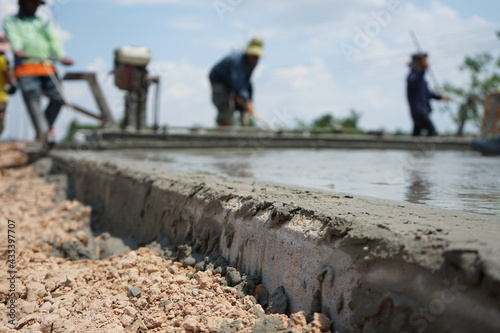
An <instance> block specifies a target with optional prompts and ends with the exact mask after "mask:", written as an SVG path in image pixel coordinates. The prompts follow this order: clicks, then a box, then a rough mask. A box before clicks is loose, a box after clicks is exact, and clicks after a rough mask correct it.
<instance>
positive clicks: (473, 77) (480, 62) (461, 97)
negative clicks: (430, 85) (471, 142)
mask: <svg viewBox="0 0 500 333" xmlns="http://www.w3.org/2000/svg"><path fill="white" fill-rule="evenodd" d="M459 68H460V70H461V71H464V72H466V73H468V75H469V80H468V83H467V85H466V86H457V85H454V84H451V83H446V84H445V85H444V90H445V91H446V92H448V93H449V94H451V95H452V97H455V98H454V100H457V101H458V108H457V111H455V112H453V111H452V118H453V121H454V122H455V123H456V125H457V132H456V135H457V136H462V135H463V134H464V127H465V123H466V122H467V121H468V120H475V121H479V119H480V114H479V113H480V112H479V110H480V109H481V106H482V103H483V101H484V98H485V97H486V95H488V93H490V92H491V91H492V90H493V89H495V88H497V87H498V85H499V84H500V74H499V72H498V70H499V69H500V57H499V58H498V59H497V60H495V59H494V57H493V56H492V55H491V54H488V53H482V54H477V55H475V56H473V57H466V58H465V60H464V62H463V64H462V65H461V66H460V67H459Z"/></svg>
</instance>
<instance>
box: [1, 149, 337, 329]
mask: <svg viewBox="0 0 500 333" xmlns="http://www.w3.org/2000/svg"><path fill="white" fill-rule="evenodd" d="M22 148H23V146H22V144H19V143H13V144H1V145H0V202H1V205H0V219H1V220H0V246H2V247H1V248H0V258H1V259H2V260H1V263H0V332H44V333H45V332H85V333H90V332H318V333H319V332H329V327H330V320H329V319H328V318H327V317H326V316H324V315H322V314H314V315H313V316H312V318H313V319H312V320H310V322H307V320H306V315H305V314H304V313H303V312H299V313H294V314H291V315H290V316H287V315H284V314H266V313H265V311H264V309H263V308H262V306H261V305H260V304H257V302H256V301H255V299H257V298H258V296H259V293H261V292H263V290H264V286H262V285H259V286H257V288H255V290H256V291H257V294H254V295H246V296H245V295H242V294H241V292H239V291H238V290H237V289H235V288H233V287H229V286H228V282H227V281H226V279H225V277H223V276H221V275H220V274H215V273H213V272H212V271H210V270H206V271H199V270H196V269H195V268H194V267H192V266H189V265H185V264H184V265H183V264H182V263H180V262H176V261H172V260H169V259H165V258H163V257H161V256H160V255H159V254H158V253H157V252H155V251H153V250H150V249H147V248H140V249H138V250H136V251H131V252H129V253H127V254H122V255H118V256H114V257H110V258H107V259H103V260H79V261H71V260H69V259H64V258H61V257H57V256H54V254H58V255H60V254H61V253H63V252H64V251H62V250H63V249H64V244H74V245H75V244H76V245H77V246H76V248H80V249H83V248H85V247H86V246H87V244H88V242H91V241H92V242H93V241H94V240H91V239H89V236H88V233H87V232H85V231H84V230H85V226H86V223H88V220H89V218H90V215H91V208H90V207H88V206H85V205H84V204H82V203H81V202H78V201H76V200H65V199H64V198H61V197H60V191H58V185H57V182H46V180H45V179H43V178H41V177H38V176H37V173H36V169H35V168H34V167H33V166H26V165H25V163H26V161H27V158H26V156H25V155H24V154H23V153H22V151H21V149H22ZM9 220H11V221H13V222H10V226H11V227H12V228H11V229H9V223H8V221H9ZM14 225H15V227H13V226H14ZM9 230H11V236H15V244H14V243H12V242H11V245H15V261H9V260H8V259H12V257H11V258H9V257H8V254H12V253H8V248H7V247H6V245H7V244H8V240H7V238H8V233H9ZM12 231H13V232H15V234H14V233H12ZM99 237H101V236H99ZM99 237H98V238H99ZM11 239H12V238H11ZM98 241H99V240H98V239H97V240H96V242H98ZM11 249H12V247H11ZM97 255H98V254H97ZM10 265H12V266H10ZM11 269H14V270H15V271H17V273H15V274H11V273H9V270H11ZM12 277H14V279H11V278H12ZM12 281H15V284H12V283H11V282H12ZM14 285H15V288H14ZM12 292H14V293H12ZM13 295H15V296H14V297H12V296H13ZM13 301H15V303H12V302H13ZM12 304H14V306H15V308H13V306H12ZM8 306H11V308H9V307H8ZM11 309H12V310H11ZM10 313H14V314H15V319H14V320H12V318H10V317H9V314H10ZM10 320H12V322H10V323H9V321H10Z"/></svg>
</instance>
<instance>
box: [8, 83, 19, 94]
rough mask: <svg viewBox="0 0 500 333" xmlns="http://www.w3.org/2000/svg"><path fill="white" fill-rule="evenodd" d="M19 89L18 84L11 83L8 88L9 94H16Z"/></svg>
mask: <svg viewBox="0 0 500 333" xmlns="http://www.w3.org/2000/svg"><path fill="white" fill-rule="evenodd" d="M16 91H17V84H11V85H10V87H9V89H7V94H9V95H14V94H15V93H16Z"/></svg>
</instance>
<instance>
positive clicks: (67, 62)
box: [59, 57, 74, 66]
mask: <svg viewBox="0 0 500 333" xmlns="http://www.w3.org/2000/svg"><path fill="white" fill-rule="evenodd" d="M59 61H60V62H61V64H63V65H65V66H71V65H73V64H74V61H73V59H71V58H69V57H64V58H61V59H59Z"/></svg>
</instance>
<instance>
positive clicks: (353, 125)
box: [339, 109, 361, 129]
mask: <svg viewBox="0 0 500 333" xmlns="http://www.w3.org/2000/svg"><path fill="white" fill-rule="evenodd" d="M360 118H361V113H360V112H357V111H356V110H354V109H351V114H350V115H349V116H347V117H345V118H342V119H341V120H340V121H339V124H340V126H342V127H343V128H349V129H358V121H359V119H360Z"/></svg>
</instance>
